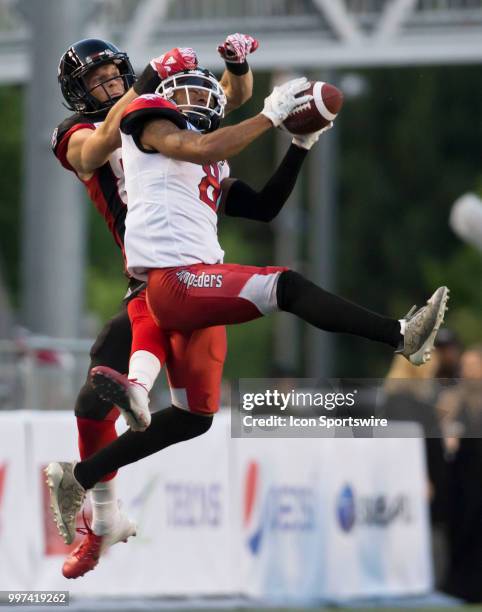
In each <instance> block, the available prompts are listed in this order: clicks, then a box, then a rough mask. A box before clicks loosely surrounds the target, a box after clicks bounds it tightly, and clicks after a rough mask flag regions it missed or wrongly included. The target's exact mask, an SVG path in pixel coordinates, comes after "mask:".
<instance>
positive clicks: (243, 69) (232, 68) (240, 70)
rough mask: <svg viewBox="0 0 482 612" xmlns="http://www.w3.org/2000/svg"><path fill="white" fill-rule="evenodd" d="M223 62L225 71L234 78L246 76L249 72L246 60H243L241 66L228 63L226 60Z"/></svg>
mask: <svg viewBox="0 0 482 612" xmlns="http://www.w3.org/2000/svg"><path fill="white" fill-rule="evenodd" d="M224 62H225V64H226V70H228V71H229V72H231V74H234V75H236V76H243V74H248V72H249V64H248V62H247V61H246V60H244V62H243V63H242V64H238V63H236V62H228V61H226V60H224Z"/></svg>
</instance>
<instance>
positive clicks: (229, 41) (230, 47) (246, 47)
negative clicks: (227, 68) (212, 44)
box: [218, 32, 259, 64]
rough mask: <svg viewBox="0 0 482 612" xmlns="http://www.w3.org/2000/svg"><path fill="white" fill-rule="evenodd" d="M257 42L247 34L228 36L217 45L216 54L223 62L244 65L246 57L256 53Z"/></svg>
mask: <svg viewBox="0 0 482 612" xmlns="http://www.w3.org/2000/svg"><path fill="white" fill-rule="evenodd" d="M258 47H259V42H258V41H257V40H256V38H253V37H252V36H250V35H249V34H239V33H238V32H237V33H236V34H230V35H229V36H227V37H226V40H225V41H224V42H223V43H222V44H221V45H218V53H219V55H220V56H221V57H222V58H223V60H224V61H225V62H230V63H233V64H244V62H245V61H246V56H247V55H249V54H250V53H253V52H254V51H256V49H257V48H258Z"/></svg>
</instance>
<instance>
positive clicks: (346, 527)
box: [336, 484, 356, 532]
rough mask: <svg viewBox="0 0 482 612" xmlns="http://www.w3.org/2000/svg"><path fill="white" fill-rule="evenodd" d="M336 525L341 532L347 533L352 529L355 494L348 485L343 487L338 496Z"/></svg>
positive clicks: (354, 512)
mask: <svg viewBox="0 0 482 612" xmlns="http://www.w3.org/2000/svg"><path fill="white" fill-rule="evenodd" d="M336 511H337V516H338V523H339V524H340V527H341V528H342V529H343V531H346V532H349V531H351V530H352V529H353V526H354V524H355V518H356V511H355V494H354V493H353V489H352V487H351V486H350V485H348V484H347V485H345V486H344V487H343V489H342V490H341V492H340V495H339V496H338V502H337V504H336Z"/></svg>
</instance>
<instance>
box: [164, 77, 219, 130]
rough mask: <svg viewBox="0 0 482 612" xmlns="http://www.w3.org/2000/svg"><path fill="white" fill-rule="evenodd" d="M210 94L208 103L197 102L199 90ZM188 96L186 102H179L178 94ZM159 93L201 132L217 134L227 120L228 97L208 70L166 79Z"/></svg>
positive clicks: (207, 97) (207, 98)
mask: <svg viewBox="0 0 482 612" xmlns="http://www.w3.org/2000/svg"><path fill="white" fill-rule="evenodd" d="M200 90H201V91H203V92H206V94H207V96H206V101H205V102H204V103H202V104H200V103H199V102H197V101H196V100H195V96H196V95H197V92H199V91H200ZM178 91H183V92H184V93H185V97H186V102H184V103H178V102H176V100H175V94H176V92H178ZM156 92H157V93H159V94H161V95H162V96H163V97H164V98H166V100H169V101H171V102H174V104H176V106H177V107H178V109H179V111H180V112H181V113H182V114H183V115H184V116H185V117H186V118H187V119H188V121H189V123H191V124H192V125H193V126H194V127H195V128H196V129H198V130H199V131H200V132H213V131H214V130H216V129H217V128H218V127H219V124H220V122H221V119H222V118H223V117H224V108H225V106H226V96H225V94H224V91H223V88H222V87H221V85H220V83H219V81H218V80H217V79H216V77H215V76H214V75H213V74H212V73H211V72H209V71H208V70H203V69H196V70H185V71H183V72H178V73H177V74H174V75H172V76H170V77H168V78H167V79H164V80H163V81H162V82H161V83H160V85H159V86H158V88H157V89H156Z"/></svg>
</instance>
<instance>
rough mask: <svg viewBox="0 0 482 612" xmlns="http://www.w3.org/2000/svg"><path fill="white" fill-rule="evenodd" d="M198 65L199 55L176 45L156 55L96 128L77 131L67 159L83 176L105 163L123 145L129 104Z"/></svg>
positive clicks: (71, 139)
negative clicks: (123, 122) (124, 118)
mask: <svg viewBox="0 0 482 612" xmlns="http://www.w3.org/2000/svg"><path fill="white" fill-rule="evenodd" d="M196 66H197V57H196V54H195V53H194V51H193V50H192V49H190V48H177V47H176V48H174V49H171V50H170V51H167V53H164V54H163V55H160V56H159V57H156V58H153V59H152V60H151V61H150V62H149V64H148V65H147V66H146V68H145V69H144V70H143V72H142V73H141V75H140V77H139V79H138V80H137V82H136V83H135V84H134V86H133V87H132V88H131V89H129V91H128V92H127V93H125V94H124V95H123V96H122V98H120V100H118V101H117V102H116V103H115V104H114V105H113V106H112V108H111V109H110V111H109V112H108V113H107V116H106V117H105V119H104V121H103V122H102V123H101V124H100V125H99V127H98V128H97V129H96V130H92V129H85V130H78V131H77V132H75V133H74V134H72V136H71V137H70V140H69V146H68V149H67V160H68V162H69V163H70V165H71V166H72V167H73V168H74V169H75V170H76V172H77V173H78V174H79V175H80V176H81V178H86V177H88V176H89V175H90V174H92V172H93V171H94V170H95V169H96V168H100V166H103V165H104V164H105V163H106V161H107V160H108V158H109V156H110V155H111V154H112V153H113V152H114V151H115V150H116V149H117V148H119V147H120V146H121V137H120V132H119V126H120V121H121V118H122V115H123V113H124V111H125V110H126V108H127V106H128V105H129V104H130V103H131V102H132V100H134V99H135V98H137V97H138V96H139V95H142V94H143V93H146V92H149V93H152V92H153V91H154V90H155V88H156V87H157V85H158V84H159V83H160V82H161V80H162V79H165V78H166V77H167V76H169V75H171V74H175V73H176V72H180V71H181V70H188V69H189V70H190V69H192V68H195V67H196Z"/></svg>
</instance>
